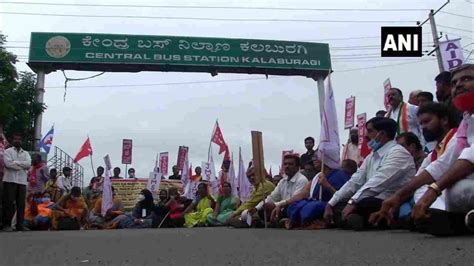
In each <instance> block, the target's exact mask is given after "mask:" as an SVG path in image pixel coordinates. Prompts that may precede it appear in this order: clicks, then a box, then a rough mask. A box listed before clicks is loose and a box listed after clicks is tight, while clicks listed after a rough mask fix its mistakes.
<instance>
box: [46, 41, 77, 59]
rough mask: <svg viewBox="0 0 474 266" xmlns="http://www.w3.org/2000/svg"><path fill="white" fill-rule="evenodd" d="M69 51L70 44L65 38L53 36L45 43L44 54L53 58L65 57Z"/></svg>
mask: <svg viewBox="0 0 474 266" xmlns="http://www.w3.org/2000/svg"><path fill="white" fill-rule="evenodd" d="M70 51H71V43H70V42H69V40H68V39H67V38H66V37H63V36H54V37H52V38H50V39H49V40H48V41H47V42H46V53H48V55H49V56H51V57H54V58H62V57H65V56H66V55H67V54H69V52H70Z"/></svg>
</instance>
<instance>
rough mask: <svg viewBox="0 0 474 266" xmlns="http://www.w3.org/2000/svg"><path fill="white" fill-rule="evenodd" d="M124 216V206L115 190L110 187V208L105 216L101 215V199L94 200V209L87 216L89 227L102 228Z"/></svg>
mask: <svg viewBox="0 0 474 266" xmlns="http://www.w3.org/2000/svg"><path fill="white" fill-rule="evenodd" d="M122 214H124V205H123V202H122V200H121V199H120V198H118V197H117V195H116V193H115V188H114V187H112V207H110V209H109V210H107V213H106V214H105V216H103V215H102V197H100V198H99V199H98V200H96V202H95V205H94V208H93V209H92V211H91V212H90V215H89V227H92V228H104V227H105V226H106V223H107V222H110V221H111V220H113V219H114V218H115V217H117V216H119V215H122Z"/></svg>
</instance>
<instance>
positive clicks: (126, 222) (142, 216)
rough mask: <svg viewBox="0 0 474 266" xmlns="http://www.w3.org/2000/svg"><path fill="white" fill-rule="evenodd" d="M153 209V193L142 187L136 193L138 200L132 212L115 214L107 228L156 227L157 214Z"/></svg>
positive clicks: (154, 207) (154, 208)
mask: <svg viewBox="0 0 474 266" xmlns="http://www.w3.org/2000/svg"><path fill="white" fill-rule="evenodd" d="M155 211H156V206H155V203H154V202H153V195H152V193H151V192H150V191H149V190H148V189H144V190H142V191H141V192H140V194H139V195H138V202H137V204H136V205H135V207H134V208H133V211H132V213H128V214H123V215H119V216H117V217H116V218H114V219H113V220H112V222H111V224H110V226H109V227H108V228H109V229H112V228H121V229H140V228H152V227H156V225H157V216H156V214H155Z"/></svg>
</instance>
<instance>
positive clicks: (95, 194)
mask: <svg viewBox="0 0 474 266" xmlns="http://www.w3.org/2000/svg"><path fill="white" fill-rule="evenodd" d="M103 174H104V167H102V166H99V167H97V176H95V177H93V178H92V179H91V182H90V183H89V186H88V187H87V191H85V192H84V194H85V197H86V202H87V206H89V207H90V208H93V207H94V206H95V202H96V201H97V200H98V199H99V198H100V197H101V196H102V190H103V185H104V177H103Z"/></svg>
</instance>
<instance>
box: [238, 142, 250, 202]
mask: <svg viewBox="0 0 474 266" xmlns="http://www.w3.org/2000/svg"><path fill="white" fill-rule="evenodd" d="M238 180H239V197H240V201H241V202H244V201H246V200H247V199H248V197H249V196H250V193H251V191H252V184H250V182H249V180H248V179H247V173H246V171H245V165H244V160H243V159H242V149H241V148H239V175H238Z"/></svg>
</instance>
